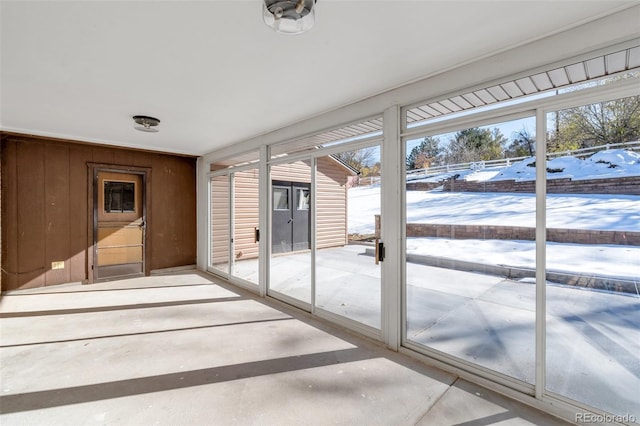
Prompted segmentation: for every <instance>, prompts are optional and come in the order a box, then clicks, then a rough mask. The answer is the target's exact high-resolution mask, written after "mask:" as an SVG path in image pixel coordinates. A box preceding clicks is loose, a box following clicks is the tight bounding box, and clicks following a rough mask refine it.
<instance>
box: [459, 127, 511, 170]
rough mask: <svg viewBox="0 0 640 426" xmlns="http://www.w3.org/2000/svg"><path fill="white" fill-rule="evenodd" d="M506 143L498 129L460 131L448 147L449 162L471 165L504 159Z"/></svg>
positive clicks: (475, 128) (476, 128)
mask: <svg viewBox="0 0 640 426" xmlns="http://www.w3.org/2000/svg"><path fill="white" fill-rule="evenodd" d="M506 141H507V140H506V138H505V137H504V136H503V135H502V133H500V130H499V129H498V128H494V129H493V130H489V129H480V128H478V127H472V128H470V129H465V130H460V131H459V132H457V133H456V134H455V135H454V137H453V139H451V141H450V143H449V146H448V147H447V162H448V163H449V164H455V163H470V162H475V161H486V160H497V159H499V158H503V155H504V145H505V144H506Z"/></svg>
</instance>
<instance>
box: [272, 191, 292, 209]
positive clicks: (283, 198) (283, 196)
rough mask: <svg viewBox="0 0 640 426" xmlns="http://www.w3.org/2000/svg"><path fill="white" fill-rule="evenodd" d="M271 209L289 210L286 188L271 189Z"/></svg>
mask: <svg viewBox="0 0 640 426" xmlns="http://www.w3.org/2000/svg"><path fill="white" fill-rule="evenodd" d="M273 209H274V210H289V189H288V188H273Z"/></svg>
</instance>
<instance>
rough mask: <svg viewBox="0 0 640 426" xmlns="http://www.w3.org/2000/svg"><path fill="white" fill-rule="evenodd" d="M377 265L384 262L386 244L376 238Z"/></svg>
mask: <svg viewBox="0 0 640 426" xmlns="http://www.w3.org/2000/svg"><path fill="white" fill-rule="evenodd" d="M375 244H376V265H378V264H380V262H382V261H383V260H384V243H383V242H382V241H380V240H379V239H377V238H376V243H375Z"/></svg>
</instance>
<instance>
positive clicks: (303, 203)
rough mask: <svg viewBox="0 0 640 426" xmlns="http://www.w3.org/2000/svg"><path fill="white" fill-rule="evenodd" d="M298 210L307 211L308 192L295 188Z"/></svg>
mask: <svg viewBox="0 0 640 426" xmlns="http://www.w3.org/2000/svg"><path fill="white" fill-rule="evenodd" d="M297 203H298V207H297V209H298V210H309V190H308V189H301V188H297Z"/></svg>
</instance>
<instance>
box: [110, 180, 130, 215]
mask: <svg viewBox="0 0 640 426" xmlns="http://www.w3.org/2000/svg"><path fill="white" fill-rule="evenodd" d="M135 199H136V198H135V183H133V182H111V181H104V211H105V213H124V212H127V213H130V212H135V208H136V206H135Z"/></svg>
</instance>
